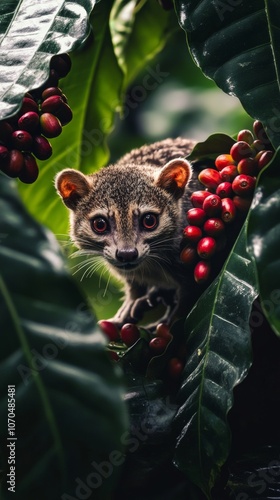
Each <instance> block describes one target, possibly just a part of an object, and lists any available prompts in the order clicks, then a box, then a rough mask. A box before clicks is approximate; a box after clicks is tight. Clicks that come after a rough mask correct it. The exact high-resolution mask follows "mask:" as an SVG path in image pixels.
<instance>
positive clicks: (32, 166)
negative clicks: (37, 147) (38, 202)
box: [18, 152, 39, 184]
mask: <svg viewBox="0 0 280 500" xmlns="http://www.w3.org/2000/svg"><path fill="white" fill-rule="evenodd" d="M23 159H24V164H23V168H22V170H21V171H20V173H19V174H18V178H19V180H21V181H22V182H25V183H26V184H32V183H33V182H35V181H36V179H37V177H38V175H39V168H38V165H37V162H36V160H35V158H34V156H33V155H32V154H31V153H26V152H24V153H23Z"/></svg>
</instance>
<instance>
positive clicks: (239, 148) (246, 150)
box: [230, 141, 252, 163]
mask: <svg viewBox="0 0 280 500" xmlns="http://www.w3.org/2000/svg"><path fill="white" fill-rule="evenodd" d="M230 155H231V156H232V158H233V159H234V161H236V162H237V163H238V162H240V160H242V158H248V157H249V156H252V149H251V147H250V145H249V144H248V142H245V141H237V142H236V143H235V144H233V146H231V148H230Z"/></svg>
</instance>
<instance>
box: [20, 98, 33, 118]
mask: <svg viewBox="0 0 280 500" xmlns="http://www.w3.org/2000/svg"><path fill="white" fill-rule="evenodd" d="M28 111H34V112H35V113H38V104H37V102H36V101H34V99H31V98H30V97H24V98H23V100H22V105H21V108H20V111H19V113H20V115H24V114H25V113H27V112H28Z"/></svg>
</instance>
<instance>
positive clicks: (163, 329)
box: [156, 323, 172, 342]
mask: <svg viewBox="0 0 280 500" xmlns="http://www.w3.org/2000/svg"><path fill="white" fill-rule="evenodd" d="M156 336H157V337H162V338H164V339H166V340H168V342H169V341H170V340H171V339H172V335H171V333H170V330H169V326H168V325H167V324H166V323H159V324H158V325H157V327H156Z"/></svg>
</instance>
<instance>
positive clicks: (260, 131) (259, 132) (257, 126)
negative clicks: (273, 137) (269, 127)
mask: <svg viewBox="0 0 280 500" xmlns="http://www.w3.org/2000/svg"><path fill="white" fill-rule="evenodd" d="M253 130H254V134H255V136H256V138H257V140H259V141H260V142H261V143H262V144H263V146H264V145H266V144H268V143H270V141H269V139H268V137H267V134H266V131H265V129H264V126H263V124H262V122H260V121H259V120H255V121H254V123H253Z"/></svg>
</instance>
